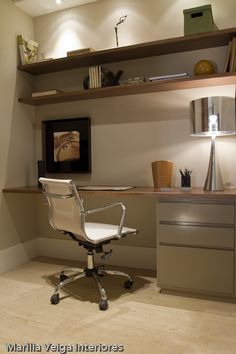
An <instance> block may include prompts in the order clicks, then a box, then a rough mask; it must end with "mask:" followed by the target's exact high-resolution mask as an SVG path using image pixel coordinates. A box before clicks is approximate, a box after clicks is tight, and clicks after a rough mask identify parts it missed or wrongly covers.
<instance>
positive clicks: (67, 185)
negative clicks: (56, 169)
mask: <svg viewBox="0 0 236 354" xmlns="http://www.w3.org/2000/svg"><path fill="white" fill-rule="evenodd" d="M39 181H40V183H41V184H42V186H43V191H44V194H45V196H46V198H47V201H48V205H49V221H50V224H51V225H52V227H53V228H54V229H55V230H59V231H66V232H71V233H73V234H75V235H77V236H80V238H81V237H82V238H85V239H86V235H85V231H84V213H83V212H84V208H83V202H82V200H81V199H80V197H79V194H78V191H77V189H76V186H75V184H74V183H73V182H72V180H70V179H63V180H61V179H51V178H42V177H41V178H40V179H39Z"/></svg>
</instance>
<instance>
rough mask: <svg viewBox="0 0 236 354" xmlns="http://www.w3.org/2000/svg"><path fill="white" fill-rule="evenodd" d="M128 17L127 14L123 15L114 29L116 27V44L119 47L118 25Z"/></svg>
mask: <svg viewBox="0 0 236 354" xmlns="http://www.w3.org/2000/svg"><path fill="white" fill-rule="evenodd" d="M126 18H127V15H124V16H121V17H120V19H119V21H118V22H117V24H116V25H115V27H114V29H115V34H116V46H117V47H119V41H118V26H119V25H120V24H121V23H123V22H125V20H126Z"/></svg>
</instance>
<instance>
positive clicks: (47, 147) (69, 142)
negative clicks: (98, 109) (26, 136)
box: [42, 117, 91, 173]
mask: <svg viewBox="0 0 236 354" xmlns="http://www.w3.org/2000/svg"><path fill="white" fill-rule="evenodd" d="M42 133H43V134H42V138H43V145H42V146H43V158H44V160H45V162H46V169H47V172H48V173H91V119H90V118H89V117H82V118H68V119H60V120H46V121H43V122H42Z"/></svg>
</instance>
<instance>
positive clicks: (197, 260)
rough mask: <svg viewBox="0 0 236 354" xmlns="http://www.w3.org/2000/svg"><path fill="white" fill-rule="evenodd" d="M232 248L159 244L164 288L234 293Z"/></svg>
mask: <svg viewBox="0 0 236 354" xmlns="http://www.w3.org/2000/svg"><path fill="white" fill-rule="evenodd" d="M233 258H234V253H233V251H228V250H213V249H201V248H191V247H174V246H160V252H159V267H160V269H158V278H159V283H160V286H161V287H163V288H164V287H166V288H169V289H171V288H175V289H177V288H179V289H182V290H189V291H199V292H208V293H209V292H210V293H219V294H224V295H233Z"/></svg>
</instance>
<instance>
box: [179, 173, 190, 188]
mask: <svg viewBox="0 0 236 354" xmlns="http://www.w3.org/2000/svg"><path fill="white" fill-rule="evenodd" d="M181 187H187V188H188V187H191V176H190V175H186V176H181Z"/></svg>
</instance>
